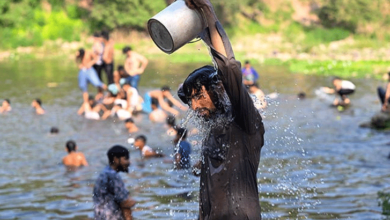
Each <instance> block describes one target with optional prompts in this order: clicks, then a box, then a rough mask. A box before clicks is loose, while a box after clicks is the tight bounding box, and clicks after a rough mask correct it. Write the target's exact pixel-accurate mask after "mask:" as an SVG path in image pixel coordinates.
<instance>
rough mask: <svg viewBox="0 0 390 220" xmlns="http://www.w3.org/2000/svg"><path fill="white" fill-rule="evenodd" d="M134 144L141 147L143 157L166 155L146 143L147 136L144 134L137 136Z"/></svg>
mask: <svg viewBox="0 0 390 220" xmlns="http://www.w3.org/2000/svg"><path fill="white" fill-rule="evenodd" d="M133 146H134V147H135V148H136V149H139V150H140V151H141V155H142V157H143V158H150V157H163V156H164V155H163V154H160V153H157V152H156V151H155V150H153V149H152V148H151V147H149V146H147V145H146V137H145V136H144V135H139V136H137V137H136V138H135V141H134V144H133Z"/></svg>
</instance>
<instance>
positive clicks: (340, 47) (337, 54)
mask: <svg viewBox="0 0 390 220" xmlns="http://www.w3.org/2000/svg"><path fill="white" fill-rule="evenodd" d="M297 37H298V38H299V36H297ZM114 39H115V38H114ZM116 42H117V43H116V45H115V49H116V51H115V56H116V60H117V63H121V62H123V60H124V56H123V55H122V52H121V49H122V48H123V47H124V46H125V45H130V46H132V47H133V49H134V50H135V51H137V52H140V53H141V54H143V55H145V56H146V57H147V58H148V59H151V60H162V61H165V62H170V63H173V64H175V63H201V62H210V57H209V55H208V51H207V49H206V47H205V46H204V44H203V42H201V41H198V42H195V43H190V44H188V45H186V46H184V47H182V48H180V49H179V50H178V51H176V52H175V53H174V54H171V55H167V54H164V53H163V52H161V51H160V50H159V49H158V48H157V47H156V46H155V45H154V43H153V42H152V40H151V39H150V38H149V37H147V36H145V35H139V34H132V35H131V37H129V38H119V40H117V41H116ZM128 42H130V43H128ZM232 44H233V48H234V49H235V53H236V57H237V59H239V60H241V61H244V60H247V59H248V60H250V61H251V62H252V63H254V64H257V65H261V66H263V65H265V66H269V65H278V66H279V65H283V66H285V67H287V68H288V69H289V71H290V72H292V73H303V74H315V75H337V76H340V77H345V78H350V77H358V78H370V77H373V78H382V76H383V74H384V73H386V72H387V71H389V70H390V44H389V43H384V42H379V41H376V40H368V39H360V38H358V37H353V36H350V37H348V38H346V39H344V40H340V41H333V42H330V43H328V44H318V45H315V46H312V47H310V48H307V45H306V44H304V43H303V42H300V41H297V43H295V44H293V43H290V42H289V41H288V39H285V37H283V36H281V35H277V34H274V35H272V34H271V35H270V34H255V35H251V36H235V37H234V38H233V39H232ZM91 45H92V40H91V39H89V38H88V39H85V40H83V41H81V42H64V41H62V40H56V41H47V42H45V43H44V45H43V46H42V47H18V48H17V49H14V50H8V51H2V52H0V62H1V61H2V62H6V61H10V60H21V59H67V60H73V59H74V53H75V51H76V50H77V49H78V48H81V47H85V48H91Z"/></svg>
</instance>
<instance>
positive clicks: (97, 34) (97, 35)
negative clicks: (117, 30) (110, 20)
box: [93, 32, 101, 37]
mask: <svg viewBox="0 0 390 220" xmlns="http://www.w3.org/2000/svg"><path fill="white" fill-rule="evenodd" d="M93 36H94V37H101V35H100V33H99V32H95V33H93Z"/></svg>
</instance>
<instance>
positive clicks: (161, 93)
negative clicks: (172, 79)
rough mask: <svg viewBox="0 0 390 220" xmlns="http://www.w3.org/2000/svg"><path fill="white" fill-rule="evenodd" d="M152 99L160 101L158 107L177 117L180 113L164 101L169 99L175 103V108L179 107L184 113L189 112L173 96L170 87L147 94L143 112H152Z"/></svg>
mask: <svg viewBox="0 0 390 220" xmlns="http://www.w3.org/2000/svg"><path fill="white" fill-rule="evenodd" d="M152 98H155V99H157V100H158V105H159V106H161V108H162V109H163V110H165V111H167V112H169V113H171V114H172V115H175V116H177V115H179V111H177V110H176V109H174V108H172V107H170V106H169V105H168V103H167V102H166V101H165V100H164V99H168V100H169V101H171V102H172V103H173V105H174V106H176V107H178V108H179V109H180V110H182V111H187V109H188V108H187V107H185V106H184V105H182V104H181V103H180V102H179V101H178V100H176V99H175V98H174V97H173V96H172V94H171V90H170V88H169V87H168V86H163V87H162V88H161V90H153V91H150V92H148V93H146V94H145V98H144V104H143V106H142V107H143V108H142V110H143V111H145V112H146V113H151V112H152Z"/></svg>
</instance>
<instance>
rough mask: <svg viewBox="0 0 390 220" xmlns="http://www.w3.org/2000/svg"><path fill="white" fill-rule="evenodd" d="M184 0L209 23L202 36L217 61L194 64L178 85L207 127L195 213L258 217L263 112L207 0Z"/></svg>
mask: <svg viewBox="0 0 390 220" xmlns="http://www.w3.org/2000/svg"><path fill="white" fill-rule="evenodd" d="M185 2H186V4H187V6H188V7H189V8H190V9H193V10H199V11H201V12H202V14H203V16H204V19H205V20H206V23H207V26H208V28H206V29H205V30H204V31H203V32H202V33H201V34H200V36H201V38H202V39H203V41H204V42H205V43H206V44H207V45H208V46H209V47H210V52H211V55H212V57H213V60H214V63H215V65H216V67H213V66H204V67H201V68H199V69H196V70H194V71H193V72H192V73H191V74H190V75H189V76H188V77H187V79H186V80H185V81H184V83H183V85H182V87H180V88H179V91H178V95H179V97H180V99H181V100H182V101H183V102H184V103H186V104H188V105H189V106H190V107H191V109H192V110H194V111H195V113H196V115H197V116H198V118H199V119H200V120H201V121H203V122H204V124H205V125H207V126H208V129H209V130H208V132H207V134H205V135H206V136H205V138H204V140H203V142H202V157H201V162H200V163H199V164H200V170H201V173H200V198H199V205H200V212H199V217H200V219H203V220H211V219H225V220H227V219H240V220H241V219H250V220H254V219H261V209H260V204H259V195H258V188H257V177H256V174H257V169H258V165H259V161H260V151H261V148H262V146H263V144H264V139H263V136H264V126H263V123H262V118H261V116H260V114H259V112H258V111H257V110H256V108H255V106H254V104H253V101H252V99H251V97H250V96H249V95H248V92H247V91H246V89H245V88H244V86H243V84H242V75H241V68H240V67H241V64H240V62H238V61H237V60H235V58H234V53H233V50H232V47H231V44H230V41H229V38H228V36H227V35H226V33H225V31H224V29H223V27H222V26H221V24H220V22H219V21H218V18H217V16H216V15H215V12H214V9H213V6H212V4H211V3H210V0H186V1H185Z"/></svg>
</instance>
